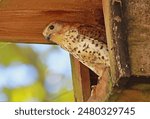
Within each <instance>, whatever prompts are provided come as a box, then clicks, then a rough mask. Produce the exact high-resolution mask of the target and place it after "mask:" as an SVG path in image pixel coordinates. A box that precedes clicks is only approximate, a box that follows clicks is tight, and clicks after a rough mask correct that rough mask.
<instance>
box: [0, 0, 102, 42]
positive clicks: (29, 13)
mask: <svg viewBox="0 0 150 119" xmlns="http://www.w3.org/2000/svg"><path fill="white" fill-rule="evenodd" d="M54 20H61V21H67V22H79V23H86V24H104V23H103V13H102V4H101V0H92V1H91V0H76V1H74V0H59V1H58V0H30V1H27V0H2V1H0V41H3V42H5V41H7V42H25V43H47V42H46V41H45V40H44V39H43V36H42V31H43V29H44V28H45V26H46V25H47V24H48V23H49V22H51V21H54Z"/></svg>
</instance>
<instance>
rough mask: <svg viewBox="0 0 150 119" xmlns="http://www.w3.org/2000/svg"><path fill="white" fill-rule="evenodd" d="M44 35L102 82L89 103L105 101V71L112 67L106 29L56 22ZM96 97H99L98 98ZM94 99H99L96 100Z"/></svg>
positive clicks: (106, 80) (51, 24) (50, 25)
mask: <svg viewBox="0 0 150 119" xmlns="http://www.w3.org/2000/svg"><path fill="white" fill-rule="evenodd" d="M43 35H44V37H45V39H47V40H50V41H52V42H54V43H56V44H58V45H60V46H61V47H62V48H63V49H65V50H67V51H68V52H69V53H70V54H72V55H73V56H74V57H75V58H77V59H78V60H79V61H80V62H81V63H83V64H84V65H86V66H87V67H88V68H90V69H91V70H92V71H94V72H95V73H96V74H97V75H98V76H99V79H100V81H99V83H98V84H97V86H96V87H95V88H94V89H93V91H92V92H93V93H92V96H91V98H90V99H89V101H96V100H97V101H105V100H106V98H107V97H106V96H105V95H106V94H103V93H107V92H108V91H107V83H108V78H106V76H104V77H105V78H103V77H102V76H103V74H107V72H108V70H107V72H105V71H106V69H107V68H109V67H110V61H109V52H108V48H107V43H106V36H105V30H104V28H102V27H99V26H94V25H85V24H79V23H66V22H61V21H55V22H51V23H50V24H49V25H48V26H47V27H46V28H45V29H44V31H43ZM107 75H108V74H107ZM103 79H104V81H103ZM102 82H103V83H104V84H103V83H102ZM100 91H102V92H100ZM99 94H100V95H99ZM96 95H99V96H97V97H96ZM103 96H105V97H103ZM94 98H97V99H96V100H94Z"/></svg>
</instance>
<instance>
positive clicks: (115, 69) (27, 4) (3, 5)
mask: <svg viewBox="0 0 150 119" xmlns="http://www.w3.org/2000/svg"><path fill="white" fill-rule="evenodd" d="M149 9H150V1H149V0H76V1H74V0H61V1H57V0H44V1H42V0H30V1H24V0H0V41H3V42H4V41H7V42H16V43H43V44H46V43H48V42H47V41H46V40H44V38H43V36H42V31H43V29H44V27H45V26H46V25H47V24H48V23H49V22H51V21H55V20H60V21H66V22H67V21H68V22H79V23H85V24H93V25H99V24H100V25H103V26H105V28H106V35H107V42H108V47H109V51H110V60H111V76H112V78H113V80H114V81H117V80H118V79H120V78H121V77H131V76H146V77H149V76H150V22H149V21H150V12H149ZM71 59H72V71H73V79H74V92H75V98H76V101H86V100H87V99H88V97H89V95H90V90H91V89H90V85H91V83H93V84H94V83H95V82H90V80H89V79H91V78H95V79H96V78H97V77H96V76H95V75H94V74H93V73H91V71H89V69H88V68H86V67H85V66H83V65H82V64H80V63H79V62H78V61H77V60H75V59H74V58H72V57H71ZM147 80H148V79H147ZM149 81H150V80H149ZM122 101H124V100H122ZM131 101H132V100H131Z"/></svg>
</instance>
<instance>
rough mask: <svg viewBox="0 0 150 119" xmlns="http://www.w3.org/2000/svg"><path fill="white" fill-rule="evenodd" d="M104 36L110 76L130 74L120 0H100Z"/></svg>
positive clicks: (116, 77)
mask: <svg viewBox="0 0 150 119" xmlns="http://www.w3.org/2000/svg"><path fill="white" fill-rule="evenodd" d="M102 2H103V11H104V20H105V27H106V36H107V43H108V48H109V51H110V63H111V77H112V78H113V80H114V81H115V82H116V81H117V80H118V79H119V78H120V77H129V76H130V65H129V52H128V44H127V39H126V27H125V24H124V18H123V10H122V9H123V8H122V7H123V5H122V1H121V0H111V1H110V0H102Z"/></svg>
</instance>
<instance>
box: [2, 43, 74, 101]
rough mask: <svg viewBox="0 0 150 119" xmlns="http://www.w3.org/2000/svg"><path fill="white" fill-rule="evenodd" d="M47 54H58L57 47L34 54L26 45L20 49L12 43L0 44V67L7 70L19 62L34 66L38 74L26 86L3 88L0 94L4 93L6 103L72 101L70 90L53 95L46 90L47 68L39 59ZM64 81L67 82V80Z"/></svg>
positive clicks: (64, 89) (63, 89) (62, 90)
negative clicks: (32, 81)
mask: <svg viewBox="0 0 150 119" xmlns="http://www.w3.org/2000/svg"><path fill="white" fill-rule="evenodd" d="M39 48H40V45H39ZM49 52H56V53H57V52H59V49H58V47H56V46H54V47H51V48H49V49H48V50H47V51H46V52H44V53H41V54H40V53H38V52H35V50H33V48H32V47H31V46H28V45H26V46H23V47H20V46H18V45H16V44H12V43H1V44H0V65H1V66H4V67H8V68H9V66H10V65H11V64H12V63H13V62H19V63H22V64H29V65H32V66H34V67H35V68H36V70H37V72H38V79H37V80H36V81H35V82H34V83H32V84H29V85H26V86H19V87H15V88H9V87H7V86H4V87H3V88H2V89H1V90H0V94H1V93H4V94H5V95H6V96H7V97H8V100H6V101H13V102H16V101H50V102H51V101H55V102H57V101H61V102H64V101H74V97H73V91H72V90H67V89H66V88H64V87H62V89H60V91H58V92H57V93H55V94H52V93H49V92H48V90H47V89H46V87H45V79H46V76H47V69H48V67H47V66H46V64H44V63H43V62H42V61H41V57H42V58H44V57H45V58H46V57H47V54H48V53H49ZM51 72H53V71H49V72H48V74H51V75H52V73H51ZM18 73H19V72H18ZM31 75H32V74H31ZM62 75H63V74H62ZM62 77H64V76H62ZM0 80H1V78H0ZM64 80H67V78H66V79H64ZM16 82H17V80H16ZM8 83H9V82H8Z"/></svg>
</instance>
